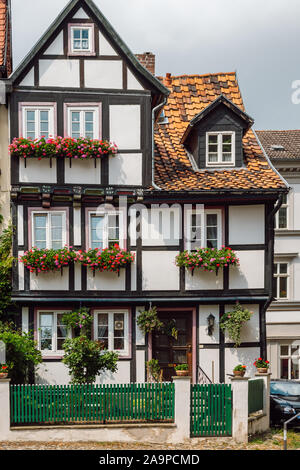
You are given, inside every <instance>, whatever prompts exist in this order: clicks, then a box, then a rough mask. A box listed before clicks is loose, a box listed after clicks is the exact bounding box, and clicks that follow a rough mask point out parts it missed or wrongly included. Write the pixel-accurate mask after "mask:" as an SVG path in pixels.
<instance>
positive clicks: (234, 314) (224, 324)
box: [220, 302, 253, 347]
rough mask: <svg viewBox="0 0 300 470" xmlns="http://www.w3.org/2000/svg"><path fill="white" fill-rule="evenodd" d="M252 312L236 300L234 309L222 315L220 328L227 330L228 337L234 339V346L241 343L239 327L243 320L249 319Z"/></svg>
mask: <svg viewBox="0 0 300 470" xmlns="http://www.w3.org/2000/svg"><path fill="white" fill-rule="evenodd" d="M252 314H253V312H250V310H248V309H247V308H244V307H242V306H241V305H240V304H239V303H238V302H237V303H236V305H235V306H234V309H233V310H232V311H230V312H227V313H225V314H224V315H222V317H221V319H220V328H221V329H222V330H223V331H227V333H228V336H229V338H230V339H231V340H232V341H234V343H235V347H238V346H239V345H240V344H241V329H242V326H243V324H244V323H245V322H247V321H249V320H250V318H251V315H252Z"/></svg>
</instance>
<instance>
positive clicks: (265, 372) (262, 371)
mask: <svg viewBox="0 0 300 470" xmlns="http://www.w3.org/2000/svg"><path fill="white" fill-rule="evenodd" d="M256 370H257V372H258V373H259V374H267V372H268V368H267V367H257V369H256Z"/></svg>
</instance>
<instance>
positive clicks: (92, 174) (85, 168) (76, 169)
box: [65, 158, 101, 185]
mask: <svg viewBox="0 0 300 470" xmlns="http://www.w3.org/2000/svg"><path fill="white" fill-rule="evenodd" d="M95 164H96V166H95ZM65 183H67V184H95V185H96V184H101V161H100V159H94V158H91V159H86V160H75V159H74V158H72V162H71V168H70V162H69V161H68V160H65Z"/></svg>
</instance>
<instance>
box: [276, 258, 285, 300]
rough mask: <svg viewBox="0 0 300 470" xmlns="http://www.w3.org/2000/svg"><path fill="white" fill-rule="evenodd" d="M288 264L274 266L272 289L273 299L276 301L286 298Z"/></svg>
mask: <svg viewBox="0 0 300 470" xmlns="http://www.w3.org/2000/svg"><path fill="white" fill-rule="evenodd" d="M288 279H289V272H288V263H275V264H274V287H275V297H276V298H277V299H287V298H288Z"/></svg>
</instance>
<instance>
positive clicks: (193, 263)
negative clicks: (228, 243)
mask: <svg viewBox="0 0 300 470" xmlns="http://www.w3.org/2000/svg"><path fill="white" fill-rule="evenodd" d="M176 265H177V266H178V267H184V268H186V269H190V270H191V273H192V274H193V272H194V269H196V268H202V269H203V270H204V271H210V272H215V273H216V274H218V271H219V269H220V268H224V267H229V266H238V265H239V260H238V258H237V256H236V254H235V252H234V251H233V250H232V249H231V248H226V247H222V248H221V249H220V250H218V249H215V248H199V249H197V250H195V251H192V252H189V251H187V250H185V251H183V252H181V253H179V255H178V256H176Z"/></svg>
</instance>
